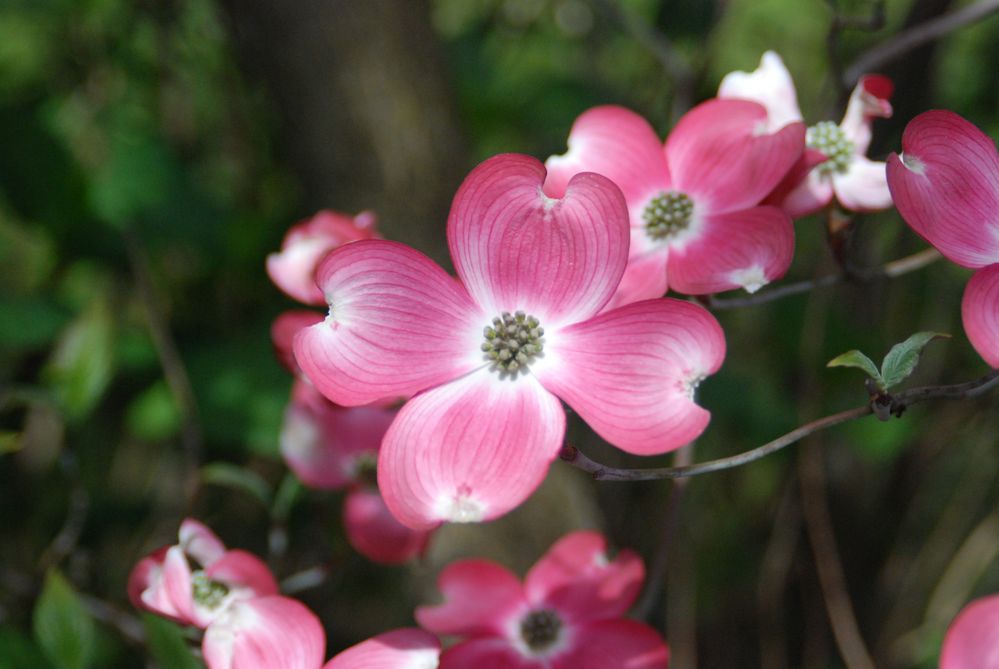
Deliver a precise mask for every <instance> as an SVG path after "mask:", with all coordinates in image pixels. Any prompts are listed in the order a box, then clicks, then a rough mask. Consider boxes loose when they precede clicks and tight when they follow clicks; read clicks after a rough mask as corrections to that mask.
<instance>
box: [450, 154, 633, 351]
mask: <svg viewBox="0 0 999 669" xmlns="http://www.w3.org/2000/svg"><path fill="white" fill-rule="evenodd" d="M544 179H545V169H544V167H543V166H542V165H541V163H539V162H538V161H536V160H535V159H534V158H531V157H529V156H520V155H515V154H506V155H501V156H496V157H494V158H491V159H489V160H487V161H486V162H484V163H482V164H481V165H479V166H478V167H476V168H475V169H474V170H473V171H472V173H471V174H469V175H468V177H467V178H466V179H465V182H464V183H463V184H462V185H461V188H460V189H459V190H458V194H457V195H455V198H454V204H453V205H452V207H451V215H450V217H449V218H448V242H449V245H450V247H451V257H452V258H453V259H454V264H455V268H456V269H457V272H458V276H459V277H461V280H462V281H463V282H464V284H465V287H466V288H467V289H468V292H469V293H470V294H471V295H472V296H473V297H474V299H475V300H476V302H477V303H478V304H479V305H481V306H482V307H483V309H485V310H486V312H488V314H489V318H490V319H491V318H492V317H493V316H498V315H499V314H500V312H503V311H510V312H514V311H517V310H521V311H525V312H527V313H528V314H533V315H534V316H536V317H537V318H539V319H540V320H541V325H542V326H543V327H545V328H546V329H547V328H551V327H555V326H556V325H559V324H562V323H567V322H568V323H571V322H575V321H578V320H581V319H584V318H587V317H588V316H591V315H593V314H595V313H596V312H597V311H599V310H600V308H601V307H602V306H603V305H604V304H605V303H606V302H607V300H609V299H610V297H611V295H612V294H613V293H614V289H615V288H617V284H618V282H620V280H621V275H622V274H623V273H624V268H625V265H626V263H627V261H628V238H629V234H630V226H629V224H628V210H627V207H626V205H625V202H624V198H623V197H622V195H621V190H620V189H619V188H618V187H617V186H615V185H614V184H613V183H611V182H610V181H609V180H608V179H606V178H605V177H602V176H599V175H597V174H580V175H578V176H576V177H574V178H573V179H572V181H571V182H570V183H569V186H568V187H567V189H566V192H565V195H564V196H563V197H562V199H560V200H553V199H551V198H549V197H548V196H546V195H545V194H544V193H543V192H542V190H541V186H542V184H543V183H544ZM486 324H487V323H480V324H479V328H480V333H481V328H482V327H483V326H484V325H486ZM480 337H481V334H480Z"/></svg>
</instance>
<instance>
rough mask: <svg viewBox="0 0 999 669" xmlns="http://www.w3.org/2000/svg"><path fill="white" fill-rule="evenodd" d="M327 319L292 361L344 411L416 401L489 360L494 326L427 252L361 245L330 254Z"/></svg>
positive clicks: (298, 346)
mask: <svg viewBox="0 0 999 669" xmlns="http://www.w3.org/2000/svg"><path fill="white" fill-rule="evenodd" d="M317 278H318V282H319V285H320V286H322V288H323V291H324V292H325V293H326V299H327V301H328V302H329V303H330V305H331V306H330V316H329V317H327V318H326V320H325V321H323V322H322V323H319V324H317V325H313V326H312V327H310V328H306V329H305V330H302V331H301V332H299V333H298V335H296V337H295V347H294V348H295V358H296V359H297V360H298V364H299V365H300V366H301V368H302V370H303V371H304V372H305V374H306V376H308V378H309V380H310V381H312V383H313V384H314V385H315V386H316V387H317V388H318V389H319V390H320V392H322V393H323V394H324V395H326V397H328V398H330V400H332V401H334V402H336V403H337V404H343V405H347V406H355V405H358V404H368V403H370V402H373V401H375V400H378V399H381V398H384V397H392V396H400V395H410V394H412V393H415V392H418V391H420V390H423V389H424V388H429V387H433V386H435V385H438V384H440V383H444V382H446V381H449V380H451V379H453V378H455V377H458V376H461V375H462V374H465V373H467V372H469V371H471V370H473V369H475V368H477V367H481V366H482V365H483V364H484V362H483V356H482V352H481V350H480V349H479V346H480V345H481V343H482V328H483V327H484V326H485V325H486V324H487V323H488V321H489V320H490V319H492V317H493V314H489V317H488V319H487V317H486V316H485V315H484V314H483V313H482V312H481V311H480V310H478V309H477V308H476V306H475V305H474V304H473V303H472V301H471V299H470V298H469V297H468V295H467V293H466V292H465V291H464V290H463V289H462V288H461V286H460V285H459V284H458V283H457V282H456V281H455V280H454V279H452V278H451V277H449V276H448V275H447V274H446V273H445V272H444V270H442V269H441V268H440V267H438V266H437V265H436V264H434V263H433V261H431V260H430V259H429V258H427V257H426V256H425V255H423V254H422V253H419V252H418V251H415V250H413V249H411V248H409V247H407V246H404V245H403V244H398V243H396V242H388V241H361V242H355V243H353V244H348V245H347V246H343V247H341V248H339V249H337V250H335V251H333V252H332V253H330V254H329V255H328V256H327V257H326V260H324V261H323V263H322V265H321V266H320V268H319V273H318V275H317Z"/></svg>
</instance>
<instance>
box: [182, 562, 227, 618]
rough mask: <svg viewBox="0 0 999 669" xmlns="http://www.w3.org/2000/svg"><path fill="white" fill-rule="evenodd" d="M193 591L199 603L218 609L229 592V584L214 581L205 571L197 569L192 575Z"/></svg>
mask: <svg viewBox="0 0 999 669" xmlns="http://www.w3.org/2000/svg"><path fill="white" fill-rule="evenodd" d="M191 591H192V594H193V595H194V601H196V602H197V603H198V604H201V605H202V606H205V607H207V608H209V609H217V608H218V607H219V606H220V605H221V604H222V600H224V599H225V597H226V595H228V594H229V586H227V585H226V584H225V583H220V582H218V581H213V580H212V579H210V578H208V577H207V576H205V572H203V571H196V572H194V573H193V574H192V575H191Z"/></svg>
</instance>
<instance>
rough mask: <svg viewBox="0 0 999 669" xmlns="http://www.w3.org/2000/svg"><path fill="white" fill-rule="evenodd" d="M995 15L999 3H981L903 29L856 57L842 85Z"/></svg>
mask: <svg viewBox="0 0 999 669" xmlns="http://www.w3.org/2000/svg"><path fill="white" fill-rule="evenodd" d="M995 12H999V0H981V1H980V2H976V3H974V4H972V5H968V6H967V7H962V8H961V9H957V10H955V11H953V12H950V13H948V14H944V15H943V16H938V17H937V18H935V19H931V20H929V21H926V22H925V23H920V24H919V25H917V26H913V27H912V28H909V29H908V30H904V31H902V32H900V33H898V34H897V35H895V36H894V37H892V38H891V39H889V40H887V41H886V42H883V43H881V44H879V45H877V46H876V47H873V48H872V49H870V50H868V51H865V52H864V53H862V54H861V55H860V56H858V57H857V59H856V60H854V61H853V63H852V64H851V65H850V66H849V67H847V68H846V70H845V71H844V72H843V74H842V79H841V82H842V85H843V86H846V87H850V86H853V84H854V82H856V81H857V79H859V78H860V76H861V75H863V74H865V73H867V72H872V71H874V70H877V69H878V68H880V67H882V66H884V65H887V64H888V63H891V62H893V61H895V60H896V59H898V58H900V57H901V56H904V55H905V54H906V53H908V52H909V51H912V50H913V49H915V48H917V47H920V46H922V45H923V44H926V43H928V42H932V41H933V40H936V39H940V38H941V37H943V36H945V35H947V34H948V33H951V32H954V31H955V30H958V29H960V28H963V27H965V26H968V25H970V24H972V23H975V22H977V21H980V20H982V19H984V18H985V17H987V16H988V15H989V14H994V13H995Z"/></svg>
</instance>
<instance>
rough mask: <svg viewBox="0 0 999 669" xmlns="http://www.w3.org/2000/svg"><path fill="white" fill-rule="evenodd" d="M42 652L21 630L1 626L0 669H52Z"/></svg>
mask: <svg viewBox="0 0 999 669" xmlns="http://www.w3.org/2000/svg"><path fill="white" fill-rule="evenodd" d="M51 666H52V665H51V664H49V663H48V662H47V661H46V660H45V656H43V655H42V651H41V650H39V649H38V646H37V645H36V644H35V643H34V642H33V641H32V640H31V638H30V637H29V636H28V635H27V634H26V633H24V632H22V631H21V630H19V629H17V628H16V627H14V626H10V625H0V669H50V668H51Z"/></svg>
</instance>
